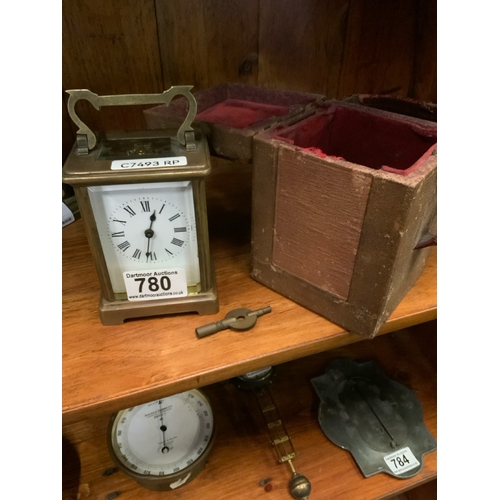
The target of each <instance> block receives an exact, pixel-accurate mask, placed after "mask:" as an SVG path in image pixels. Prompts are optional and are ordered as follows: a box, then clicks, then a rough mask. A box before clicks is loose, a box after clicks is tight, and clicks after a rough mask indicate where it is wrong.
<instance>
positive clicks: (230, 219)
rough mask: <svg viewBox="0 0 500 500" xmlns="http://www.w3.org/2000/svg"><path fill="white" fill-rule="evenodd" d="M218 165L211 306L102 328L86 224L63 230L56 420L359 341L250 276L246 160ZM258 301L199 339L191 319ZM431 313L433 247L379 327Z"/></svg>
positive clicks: (212, 189)
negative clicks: (251, 319) (252, 312)
mask: <svg viewBox="0 0 500 500" xmlns="http://www.w3.org/2000/svg"><path fill="white" fill-rule="evenodd" d="M215 167H216V168H214V174H213V175H211V176H210V183H209V184H208V186H207V193H208V194H207V196H208V201H207V202H208V205H209V210H210V212H209V221H210V223H211V225H210V236H211V249H212V255H213V259H214V263H215V269H216V276H217V286H218V292H219V298H220V312H219V313H218V314H215V315H208V316H199V315H198V314H197V313H193V314H178V315H170V316H162V317H156V318H148V319H139V320H130V321H127V322H125V323H124V324H123V325H118V326H103V325H102V324H101V322H100V319H99V311H98V302H99V296H100V291H99V283H98V280H97V274H96V271H95V269H94V267H93V263H92V260H91V255H90V250H89V247H88V244H87V242H86V239H85V235H84V231H83V224H82V222H81V220H78V221H76V222H74V223H73V224H71V225H69V226H67V227H65V228H64V229H63V255H62V274H63V304H62V317H63V379H62V380H63V386H62V388H63V408H62V416H63V423H70V422H77V421H80V420H84V419H87V418H90V417H97V416H99V415H109V414H110V413H112V412H114V411H117V410H119V409H122V408H127V407H130V406H134V405H136V404H140V403H144V402H146V401H149V400H153V399H156V398H158V397H164V396H167V395H170V394H175V393H177V392H181V391H184V390H187V389H190V388H194V387H202V386H206V385H208V384H213V383H215V382H219V381H222V380H226V379H229V378H231V377H234V376H236V375H240V374H242V373H245V372H248V371H251V370H254V369H256V368H259V367H262V366H266V365H277V364H281V363H284V362H287V361H291V360H294V359H298V358H302V357H304V356H308V355H311V354H315V353H318V352H322V351H325V350H328V349H332V348H335V347H338V346H342V345H346V344H349V343H352V342H356V341H359V340H360V339H361V337H360V336H359V335H357V334H353V333H349V332H346V331H345V330H344V329H343V328H341V327H340V326H338V325H336V324H333V323H331V322H330V321H328V320H326V319H324V318H322V317H320V316H318V315H317V314H315V313H313V312H311V311H309V310H307V309H305V308H304V307H301V306H300V305H298V304H296V303H294V302H292V301H290V300H288V299H286V298H284V297H283V296H281V295H279V294H278V293H276V292H274V291H272V290H270V289H268V288H267V287H265V286H263V285H261V284H259V283H257V282H256V281H254V280H253V279H252V278H251V277H250V271H251V268H250V266H251V257H250V180H251V167H248V166H241V168H239V169H237V168H235V167H234V165H230V164H229V163H224V162H219V163H216V165H215ZM224 186H230V189H228V188H227V187H226V188H224ZM265 305H270V306H271V307H272V312H271V313H270V314H267V315H265V316H263V317H261V318H260V319H259V320H258V322H257V324H256V326H255V327H254V328H253V329H252V330H250V331H247V332H237V331H232V330H225V331H223V332H219V333H217V334H216V335H212V336H210V337H205V338H203V339H198V338H197V337H196V334H195V328H196V327H198V326H201V325H204V324H206V323H210V322H212V321H216V320H219V319H222V318H223V317H224V316H225V314H226V313H227V312H228V311H230V310H231V309H235V308H239V307H248V308H250V309H256V308H259V307H263V306H265ZM436 316H437V304H436V252H435V250H434V251H432V252H431V256H430V258H429V259H428V263H427V266H426V268H425V270H424V272H423V274H422V275H421V277H420V278H419V280H418V282H417V283H416V285H415V286H414V287H413V288H412V289H411V290H410V292H409V293H408V294H407V296H406V297H405V298H404V300H403V301H402V302H401V303H400V304H399V306H398V307H397V309H396V310H395V311H394V313H393V314H392V315H391V316H390V318H389V320H388V321H387V323H386V324H385V325H384V326H383V327H382V329H381V331H380V334H385V333H388V332H391V331H395V330H399V329H401V328H405V327H408V326H411V325H415V324H418V323H422V322H425V321H429V320H432V319H435V318H436Z"/></svg>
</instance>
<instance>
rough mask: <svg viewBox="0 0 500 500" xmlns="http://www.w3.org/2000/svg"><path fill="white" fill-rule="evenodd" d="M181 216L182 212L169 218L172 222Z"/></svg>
mask: <svg viewBox="0 0 500 500" xmlns="http://www.w3.org/2000/svg"><path fill="white" fill-rule="evenodd" d="M180 216H181V214H175V215H172V217H170V219H168V220H169V221H170V222H172V221H174V220H175V219H178V218H179V217H180Z"/></svg>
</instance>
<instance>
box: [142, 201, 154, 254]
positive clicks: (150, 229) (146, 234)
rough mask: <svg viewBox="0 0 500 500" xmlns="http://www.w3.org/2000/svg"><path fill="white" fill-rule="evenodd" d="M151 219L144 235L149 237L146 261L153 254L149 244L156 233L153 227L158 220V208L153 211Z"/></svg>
mask: <svg viewBox="0 0 500 500" xmlns="http://www.w3.org/2000/svg"><path fill="white" fill-rule="evenodd" d="M149 220H150V221H151V224H150V225H149V228H148V229H146V231H144V236H146V238H147V239H148V249H147V250H146V262H147V261H148V259H149V257H150V256H151V252H150V251H149V246H150V244H151V238H152V237H153V235H154V234H155V233H154V231H153V229H152V227H153V222H154V221H155V220H156V210H155V211H154V212H153V214H152V215H151V217H150V218H149Z"/></svg>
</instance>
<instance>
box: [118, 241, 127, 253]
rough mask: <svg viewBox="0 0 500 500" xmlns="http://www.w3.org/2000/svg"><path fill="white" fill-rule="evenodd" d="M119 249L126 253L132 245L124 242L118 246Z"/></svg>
mask: <svg viewBox="0 0 500 500" xmlns="http://www.w3.org/2000/svg"><path fill="white" fill-rule="evenodd" d="M118 248H119V249H120V250H123V251H124V252H125V250H127V249H128V248H130V243H129V242H128V241H124V242H123V243H120V244H119V245H118Z"/></svg>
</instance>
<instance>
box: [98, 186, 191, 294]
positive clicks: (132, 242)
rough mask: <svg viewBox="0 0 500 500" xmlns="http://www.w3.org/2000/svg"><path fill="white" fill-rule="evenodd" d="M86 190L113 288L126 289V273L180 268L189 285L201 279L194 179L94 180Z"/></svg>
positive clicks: (160, 271)
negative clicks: (113, 182)
mask: <svg viewBox="0 0 500 500" xmlns="http://www.w3.org/2000/svg"><path fill="white" fill-rule="evenodd" d="M88 192H89V198H90V202H91V205H92V209H93V212H94V217H95V219H96V224H97V229H98V232H99V238H100V241H101V246H102V248H103V253H104V257H105V260H106V266H107V268H108V272H109V275H110V278H111V283H112V286H113V291H114V292H115V293H124V292H125V291H126V286H125V281H124V280H126V277H125V278H124V273H134V272H139V273H146V274H144V275H147V273H151V272H152V271H157V274H158V275H161V273H162V272H165V271H168V270H171V269H181V270H182V276H184V274H185V278H184V277H183V278H182V279H185V281H186V282H185V285H186V286H192V285H196V284H198V283H199V281H200V270H199V261H198V245H197V237H196V223H195V212H194V201H193V189H192V184H191V182H190V181H180V182H162V183H151V184H148V183H145V184H124V185H110V186H93V187H89V188H88ZM139 275H141V274H139ZM125 276H126V275H125ZM134 276H136V274H134Z"/></svg>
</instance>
